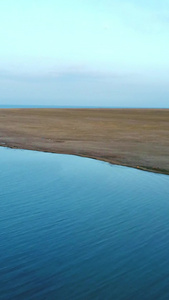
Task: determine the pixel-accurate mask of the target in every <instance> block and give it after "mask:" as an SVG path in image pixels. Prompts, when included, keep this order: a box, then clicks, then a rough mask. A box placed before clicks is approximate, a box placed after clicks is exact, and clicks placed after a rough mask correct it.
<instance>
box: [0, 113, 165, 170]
mask: <svg viewBox="0 0 169 300" xmlns="http://www.w3.org/2000/svg"><path fill="white" fill-rule="evenodd" d="M0 146H6V147H11V148H20V149H30V150H37V151H45V152H52V153H65V154H74V155H79V156H85V157H90V158H94V159H99V160H103V161H107V162H110V163H112V164H118V165H124V166H129V167H134V168H139V169H142V170H148V171H153V172H158V173H163V174H169V109H53V108H52V109H0Z"/></svg>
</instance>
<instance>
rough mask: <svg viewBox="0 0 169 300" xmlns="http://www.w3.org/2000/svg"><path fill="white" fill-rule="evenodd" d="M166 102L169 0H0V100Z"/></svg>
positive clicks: (168, 98) (71, 103)
mask: <svg viewBox="0 0 169 300" xmlns="http://www.w3.org/2000/svg"><path fill="white" fill-rule="evenodd" d="M5 104H11V105H15V104H19V105H56V106H96V107H97V106H98V107H103V106H105V107H154V108H155V107H161V108H169V0H162V1H159V0H158V1H156V0H148V1H147V0H116V1H113V0H67V1H66V0H62V1H60V0H59V1H58V0H29V1H26V0H15V1H13V0H5V1H0V105H5Z"/></svg>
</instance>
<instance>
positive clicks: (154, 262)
mask: <svg viewBox="0 0 169 300" xmlns="http://www.w3.org/2000/svg"><path fill="white" fill-rule="evenodd" d="M0 229H1V230H0V299H3V300H7V299H10V300H15V299H16V300H19V299H24V300H25V299H26V300H27V299H35V300H38V299H49V300H51V299H52V300H56V299H69V300H70V299H71V300H72V299H73V300H76V299H79V300H81V299H85V300H86V299H91V300H94V299H100V300H103V299H106V300H107V299H113V300H121V299H125V300H126V299H129V300H135V299H136V300H137V299H138V300H144V299H148V300H151V299H152V300H154V299H158V300H161V299H169V285H168V280H169V176H166V175H160V174H153V173H148V172H143V171H139V170H135V169H130V168H125V167H120V166H111V165H109V164H107V163H103V162H99V161H95V160H91V159H87V158H80V157H75V156H70V155H57V154H47V153H38V152H33V151H25V150H11V149H5V148H0Z"/></svg>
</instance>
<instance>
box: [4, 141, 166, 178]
mask: <svg viewBox="0 0 169 300" xmlns="http://www.w3.org/2000/svg"><path fill="white" fill-rule="evenodd" d="M0 147H2V148H8V149H15V150H27V151H36V152H42V153H51V154H63V155H64V154H65V155H74V156H79V157H84V158H90V159H95V160H99V161H102V162H105V163H109V164H111V165H115V166H122V167H127V168H133V169H137V170H140V171H145V172H151V173H157V174H162V175H169V172H168V171H167V170H160V169H153V168H152V169H151V168H147V167H142V166H131V165H127V164H120V163H117V162H112V161H109V160H108V159H106V158H105V159H104V158H99V157H95V156H87V155H83V154H73V153H66V152H64V153H62V152H51V151H50V150H49V151H44V150H38V149H28V148H18V147H15V146H7V145H0Z"/></svg>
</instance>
